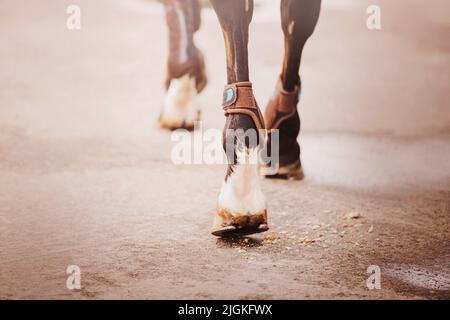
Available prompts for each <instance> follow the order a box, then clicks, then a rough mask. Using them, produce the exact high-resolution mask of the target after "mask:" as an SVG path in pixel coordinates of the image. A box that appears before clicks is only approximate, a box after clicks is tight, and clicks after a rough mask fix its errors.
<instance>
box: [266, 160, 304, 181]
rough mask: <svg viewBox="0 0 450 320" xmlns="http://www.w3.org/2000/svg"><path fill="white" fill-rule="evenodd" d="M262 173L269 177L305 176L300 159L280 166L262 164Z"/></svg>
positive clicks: (290, 177)
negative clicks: (273, 166)
mask: <svg viewBox="0 0 450 320" xmlns="http://www.w3.org/2000/svg"><path fill="white" fill-rule="evenodd" d="M260 173H261V175H263V176H265V177H266V178H268V179H285V180H302V179H303V178H304V177H305V174H304V173H303V168H302V166H301V164H300V160H297V161H296V162H294V163H292V164H289V165H286V166H281V167H278V168H271V167H268V166H261V168H260Z"/></svg>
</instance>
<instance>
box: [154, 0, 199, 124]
mask: <svg viewBox="0 0 450 320" xmlns="http://www.w3.org/2000/svg"><path fill="white" fill-rule="evenodd" d="M164 8H165V12H166V22H167V26H168V31H169V55H168V61H167V78H166V90H167V91H166V95H165V97H164V101H163V110H162V112H161V115H160V117H159V124H160V126H161V127H163V128H168V129H172V130H173V129H178V128H185V129H189V130H192V129H193V128H194V122H195V121H197V120H199V117H200V116H199V110H198V106H197V102H196V97H197V95H198V94H199V93H200V92H201V91H202V90H203V89H204V87H205V85H206V82H207V78H206V73H205V64H204V59H203V55H202V53H201V52H200V50H199V49H198V48H197V47H196V46H195V43H194V34H195V32H196V31H197V30H198V29H199V28H200V22H201V21H200V10H201V5H200V2H199V0H164Z"/></svg>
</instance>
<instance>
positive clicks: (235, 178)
mask: <svg viewBox="0 0 450 320" xmlns="http://www.w3.org/2000/svg"><path fill="white" fill-rule="evenodd" d="M236 154H237V163H238V164H236V165H235V166H234V167H233V173H232V174H231V175H230V176H229V177H228V178H227V180H226V181H224V182H223V184H222V189H221V191H220V195H219V201H218V206H219V208H221V209H227V210H229V211H231V212H232V213H237V214H240V215H251V214H256V213H261V212H262V211H263V210H265V209H266V201H265V198H264V194H263V193H262V190H261V185H260V177H259V173H258V150H257V149H250V150H249V149H244V150H242V151H237V152H236Z"/></svg>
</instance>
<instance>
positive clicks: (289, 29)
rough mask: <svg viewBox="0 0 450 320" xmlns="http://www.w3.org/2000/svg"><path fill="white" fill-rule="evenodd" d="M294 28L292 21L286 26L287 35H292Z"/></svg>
mask: <svg viewBox="0 0 450 320" xmlns="http://www.w3.org/2000/svg"><path fill="white" fill-rule="evenodd" d="M294 27H295V21H294V20H292V21H291V22H290V23H289V25H288V33H289V34H292V32H294Z"/></svg>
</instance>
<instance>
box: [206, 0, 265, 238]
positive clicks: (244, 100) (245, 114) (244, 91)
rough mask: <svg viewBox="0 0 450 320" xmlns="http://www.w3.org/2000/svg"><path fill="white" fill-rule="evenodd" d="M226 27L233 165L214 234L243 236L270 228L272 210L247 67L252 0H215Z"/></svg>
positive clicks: (226, 99) (227, 145)
mask: <svg viewBox="0 0 450 320" xmlns="http://www.w3.org/2000/svg"><path fill="white" fill-rule="evenodd" d="M211 3H212V5H213V7H214V10H215V11H216V14H217V17H218V18H219V22H220V25H221V28H222V31H223V35H224V40H225V49H226V57H227V83H228V84H227V86H225V91H224V95H223V105H222V106H223V109H224V111H225V115H226V117H227V118H226V123H225V128H224V132H223V140H224V143H223V145H224V149H225V152H226V154H227V158H228V162H229V166H228V171H227V174H226V177H225V181H224V182H223V185H222V189H221V192H220V195H219V200H218V208H217V213H216V218H215V222H214V226H213V231H212V233H213V234H214V235H216V236H230V235H237V234H238V235H239V234H240V235H243V234H251V233H257V232H262V231H266V230H267V229H268V226H267V212H266V204H265V199H264V195H263V194H262V191H261V188H260V185H259V175H258V167H257V165H258V164H257V160H258V156H257V155H258V148H259V144H260V143H261V142H262V141H261V137H260V136H259V132H258V129H261V128H262V127H263V118H262V116H261V114H260V112H259V108H258V105H257V103H256V100H255V98H254V96H253V91H252V83H251V82H249V72H248V53H247V46H248V27H249V24H250V21H251V18H252V14H253V0H227V1H224V0H211Z"/></svg>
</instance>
